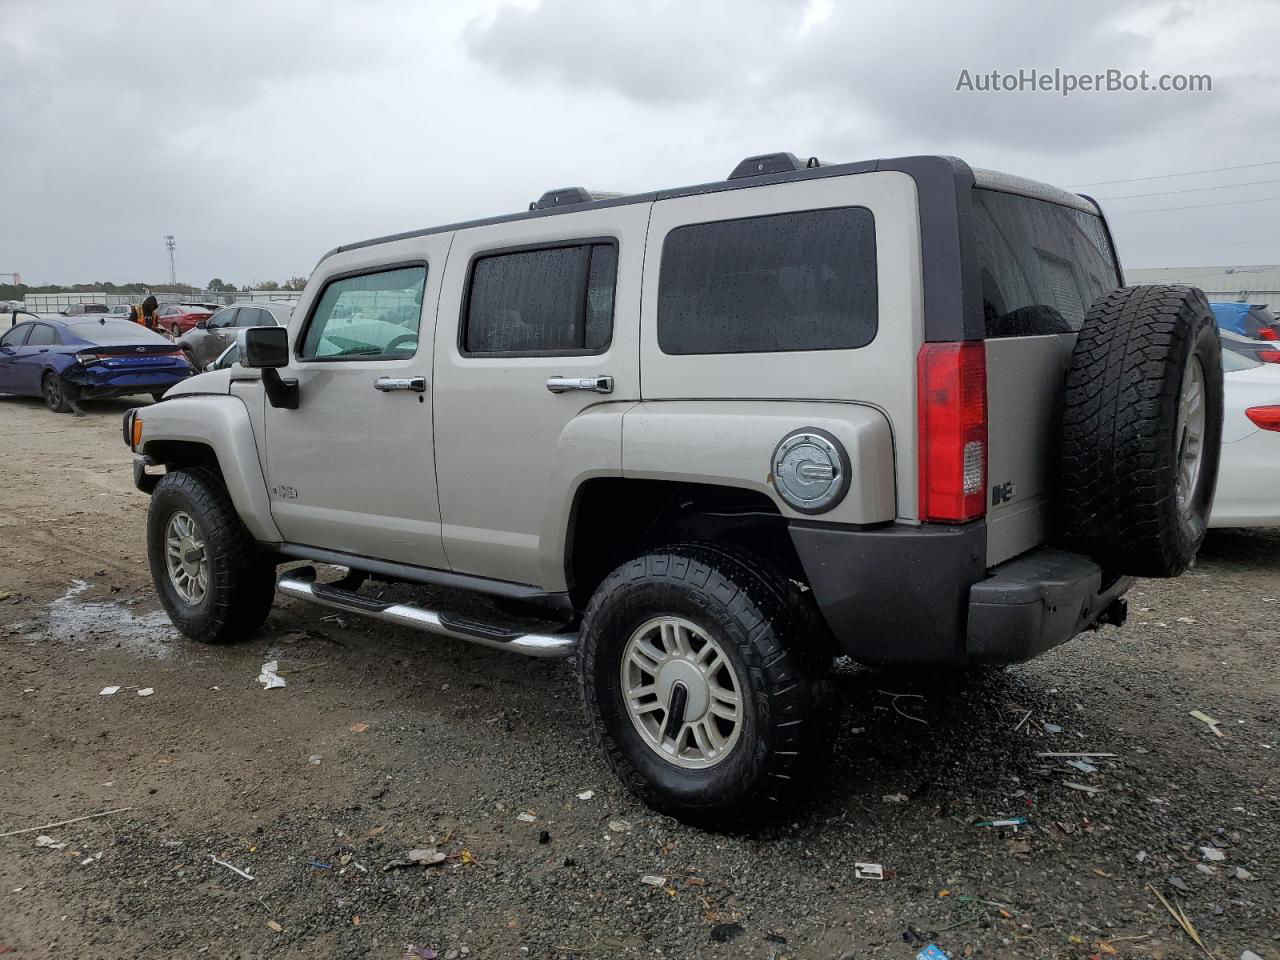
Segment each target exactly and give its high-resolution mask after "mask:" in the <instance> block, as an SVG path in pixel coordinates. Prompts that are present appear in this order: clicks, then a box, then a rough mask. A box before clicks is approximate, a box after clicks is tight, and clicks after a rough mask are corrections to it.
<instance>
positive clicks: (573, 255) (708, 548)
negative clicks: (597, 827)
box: [124, 154, 1222, 828]
mask: <svg viewBox="0 0 1280 960" xmlns="http://www.w3.org/2000/svg"><path fill="white" fill-rule="evenodd" d="M1219 351H1220V346H1219V341H1218V337H1217V332H1216V327H1215V325H1214V321H1213V317H1212V314H1211V313H1210V311H1209V308H1208V305H1207V303H1206V302H1205V298H1204V296H1203V294H1201V293H1200V291H1198V290H1195V289H1193V288H1189V287H1174V286H1152V287H1125V286H1123V278H1122V275H1121V272H1120V266H1119V264H1118V262H1117V259H1116V255H1115V250H1114V247H1113V245H1112V242H1111V237H1110V234H1109V232H1108V229H1107V224H1106V221H1105V220H1104V218H1103V216H1102V214H1101V212H1100V211H1099V209H1098V207H1097V205H1096V204H1095V203H1094V202H1093V201H1092V200H1090V199H1088V198H1087V197H1083V196H1079V195H1076V194H1071V193H1067V192H1064V191H1062V190H1059V189H1057V188H1055V187H1051V186H1048V185H1045V184H1041V183H1035V182H1032V181H1028V180H1024V179H1020V178H1017V177H1010V176H1006V175H1003V174H998V173H993V172H990V171H984V170H975V169H972V168H970V167H969V166H967V165H966V164H964V163H963V162H961V161H959V160H955V159H952V158H947V157H908V158H901V159H891V160H873V161H867V162H862V163H849V164H835V165H829V164H823V163H820V162H818V161H817V160H813V159H811V160H809V161H808V162H802V161H799V160H797V159H796V158H795V157H794V156H792V155H791V154H771V155H766V156H760V157H751V158H748V159H747V160H745V161H743V162H742V163H740V164H739V165H738V166H737V168H736V169H735V170H734V171H733V172H732V174H731V175H730V177H729V178H728V179H726V180H720V181H715V182H712V183H707V184H702V185H698V186H692V187H682V188H676V189H668V190H660V191H657V192H653V193H646V194H638V195H634V196H625V197H616V196H610V197H597V196H593V195H592V194H590V193H588V192H587V191H585V190H582V189H577V188H573V189H563V190H555V191H551V192H549V193H547V194H546V195H544V196H543V197H542V198H541V199H540V200H538V201H537V202H535V203H533V204H532V205H531V206H530V209H529V210H528V211H527V212H520V213H516V214H513V215H510V216H505V217H496V218H493V219H489V220H479V221H474V222H470V223H459V224H450V225H446V226H440V227H432V228H429V229H425V230H420V231H416V232H412V233H406V234H399V235H396V236H391V237H385V238H381V239H376V240H369V241H365V242H361V243H353V244H349V245H347V246H343V247H339V248H338V249H336V250H333V251H331V252H330V253H328V254H326V255H325V256H324V257H323V258H322V259H321V261H320V263H319V265H318V266H317V268H316V270H315V272H314V273H313V274H312V276H311V279H310V282H309V283H308V284H307V288H306V290H305V292H304V293H303V294H302V297H301V300H300V301H299V303H298V306H297V308H296V309H295V310H294V311H293V314H292V316H291V318H290V320H289V324H288V327H287V328H285V327H261V328H255V329H249V330H245V331H244V332H243V333H242V334H241V335H240V365H239V366H233V367H231V368H230V369H224V370H217V371H212V372H209V373H205V374H202V375H200V376H197V377H193V378H191V379H190V380H188V381H186V382H185V383H183V384H181V385H180V386H178V387H176V388H174V389H173V390H171V391H170V392H169V394H168V396H167V398H166V400H165V401H164V402H163V403H160V404H158V405H155V406H152V407H146V408H142V409H138V410H134V411H130V413H129V414H128V415H127V417H126V420H125V424H124V432H125V437H126V440H127V441H128V443H129V444H130V445H131V447H132V448H133V450H134V452H135V469H134V477H135V481H136V484H137V486H138V487H139V488H140V489H141V490H143V491H145V492H148V493H150V494H151V507H150V512H149V519H148V534H147V535H148V545H149V549H150V555H151V569H152V575H153V577H154V580H155V585H156V589H157V591H158V593H159V596H160V599H161V602H162V603H163V605H164V607H165V609H166V610H167V611H168V612H169V615H170V616H171V617H172V619H173V622H174V623H175V624H176V625H177V627H178V628H179V629H180V630H182V631H183V632H184V633H186V634H187V635H188V636H189V637H191V638H193V639H196V640H200V641H206V642H226V641H233V640H237V639H240V638H242V637H244V636H246V635H247V634H249V633H251V632H252V631H253V630H255V629H256V628H258V627H259V626H260V625H261V624H262V622H263V621H264V619H265V618H266V616H267V612H268V609H269V608H270V606H271V604H272V599H273V596H274V595H275V593H276V592H277V591H279V592H280V593H283V594H285V595H286V596H289V597H296V598H301V599H304V600H307V601H314V602H316V603H319V604H323V605H325V606H328V607H333V608H337V609H340V610H344V611H349V612H352V613H358V614H363V615H366V616H370V617H374V618H377V619H380V620H383V621H386V622H389V623H394V624H398V625H401V626H404V627H409V628H412V629H419V630H423V631H426V632H429V633H432V634H437V635H444V636H447V637H453V638H457V639H460V640H465V641H469V642H472V643H477V644H481V645H484V646H487V647H491V648H494V649H498V650H507V651H511V652H514V653H523V654H529V655H533V656H565V655H570V654H576V656H577V667H578V672H579V676H580V680H581V687H582V695H583V700H584V703H585V707H586V713H587V716H588V719H589V722H590V724H591V727H592V729H593V731H594V733H595V736H596V738H597V741H598V743H599V744H600V747H601V749H602V751H603V754H604V756H605V758H606V760H607V761H608V763H609V764H610V766H611V767H612V768H613V769H614V770H615V771H616V772H617V773H618V775H619V776H620V777H621V778H622V779H623V780H624V781H625V782H626V783H627V784H629V785H630V786H631V788H632V789H634V790H635V792H636V793H637V794H639V795H640V796H641V797H642V798H643V799H645V800H646V801H647V802H648V803H650V804H652V805H653V806H655V807H656V808H658V809H660V810H663V811H665V812H667V813H670V814H672V815H673V816H677V817H680V818H682V819H684V820H687V821H689V822H693V823H698V824H703V825H708V826H715V827H720V828H727V827H737V826H741V825H744V824H746V823H748V822H750V821H752V820H754V819H757V818H759V817H761V816H762V815H765V816H767V814H768V812H769V810H770V809H771V808H772V806H773V804H774V802H775V801H779V800H782V799H783V798H784V797H785V796H786V795H787V794H788V793H789V792H790V791H792V790H793V789H794V788H795V787H796V785H797V784H799V783H800V782H802V781H803V776H804V775H805V774H806V773H807V772H809V771H810V770H811V769H812V768H813V767H814V766H815V765H816V760H817V758H818V757H820V755H821V753H822V745H823V743H824V742H825V741H826V740H828V739H829V737H828V732H827V730H826V729H825V726H826V725H827V724H829V723H831V722H832V721H831V716H832V714H831V713H830V712H829V711H828V710H826V709H825V705H826V703H827V698H828V697H829V696H830V694H829V690H830V687H831V685H830V684H829V683H828V677H829V672H830V669H831V665H832V661H833V659H834V658H836V657H838V656H842V655H843V656H849V657H852V658H853V659H855V660H857V661H861V662H865V663H870V664H875V665H878V666H882V667H910V668H915V667H919V666H922V665H924V666H946V667H958V666H962V665H967V664H1002V663H1009V662H1013V661H1018V660H1023V659H1026V658H1028V657H1032V656H1034V655H1036V654H1038V653H1040V652H1042V651H1044V650H1046V649H1048V648H1050V647H1052V646H1054V645H1056V644H1059V643H1062V642H1063V641H1066V640H1068V639H1070V638H1071V637H1073V636H1075V635H1076V634H1077V633H1079V632H1080V631H1082V630H1085V629H1089V628H1092V627H1096V626H1097V625H1099V624H1103V623H1110V624H1116V625H1119V624H1120V623H1122V622H1123V620H1124V612H1125V611H1124V601H1123V600H1122V599H1121V598H1122V595H1123V594H1124V593H1125V591H1126V590H1127V589H1128V587H1129V585H1130V583H1131V582H1132V581H1131V578H1132V577H1134V576H1160V577H1166V576H1176V575H1178V574H1180V573H1181V572H1182V571H1183V570H1185V569H1186V567H1187V566H1188V564H1189V563H1190V562H1191V560H1192V558H1193V557H1194V555H1195V552H1196V550H1197V549H1198V547H1199V545H1200V542H1201V540H1202V538H1203V535H1204V529H1205V518H1206V515H1207V513H1208V508H1209V505H1210V502H1211V500H1212V497H1213V490H1214V483H1215V478H1216V473H1217V456H1218V445H1219V438H1220V433H1221V417H1222V397H1221V392H1222V373H1221V369H1222V368H1221V363H1220V362H1219ZM289 561H308V562H311V563H319V564H332V565H337V566H340V567H343V568H346V570H347V571H349V572H348V573H347V574H346V575H345V576H343V577H342V579H341V580H338V581H335V582H322V581H321V580H320V579H319V577H318V576H317V573H316V571H315V570H314V569H313V568H311V567H307V566H304V567H300V568H299V567H297V566H292V567H290V568H289V569H287V570H286V571H285V572H284V573H283V574H282V575H281V576H279V578H278V579H277V575H276V573H277V567H279V566H280V565H281V564H282V563H285V562H289ZM370 579H374V580H383V581H398V582H408V583H420V584H434V585H444V586H449V587H454V588H461V589H462V590H466V591H473V592H474V593H476V594H482V595H487V596H490V597H497V598H504V599H505V600H506V601H509V602H508V603H505V604H503V607H502V608H503V609H504V610H512V611H515V613H516V614H519V616H517V617H516V618H515V619H513V620H511V621H505V620H504V621H503V622H497V621H495V620H491V621H485V622H480V621H477V620H476V619H475V618H474V616H471V617H467V616H462V615H459V614H458V612H457V611H456V610H449V609H428V608H426V607H422V606H417V605H412V604H407V603H390V602H384V601H382V600H378V599H375V598H373V597H372V596H370V595H369V594H367V593H363V592H361V591H362V587H363V585H364V584H365V582H366V581H367V580H370ZM548 623H550V624H552V626H550V627H548V626H547V624H548Z"/></svg>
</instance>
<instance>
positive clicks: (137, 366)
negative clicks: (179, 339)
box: [0, 314, 193, 413]
mask: <svg viewBox="0 0 1280 960" xmlns="http://www.w3.org/2000/svg"><path fill="white" fill-rule="evenodd" d="M14 316H15V319H16V318H17V317H18V316H21V315H19V314H15V315H14ZM26 316H28V317H30V319H28V320H24V321H22V322H19V323H15V324H14V325H13V326H11V327H10V328H9V329H8V330H6V331H5V332H4V334H3V336H0V393H9V394H19V395H24V396H32V397H43V398H44V401H45V403H46V404H47V405H48V407H49V409H50V410H52V411H53V412H54V413H69V412H71V411H72V410H73V409H74V408H75V405H76V404H78V403H79V401H81V400H96V399H101V398H104V397H122V396H129V395H132V394H148V395H150V396H151V398H152V399H153V400H159V399H160V398H161V397H162V396H163V395H164V392H165V391H166V390H168V389H169V388H170V387H172V386H173V385H174V384H175V383H178V382H179V381H181V380H185V379H186V378H187V377H189V376H191V374H192V373H193V371H192V369H191V365H190V364H189V363H187V360H186V358H185V357H184V356H183V354H182V350H181V348H179V347H176V346H174V344H173V342H172V341H170V340H169V339H167V338H166V337H164V336H162V335H160V334H158V333H156V332H155V331H152V330H148V329H147V328H146V327H143V326H140V325H139V324H136V323H131V322H129V321H127V320H117V319H113V318H111V317H107V316H93V317H87V316H81V317H66V318H56V319H55V318H52V317H35V316H34V315H32V314H27V315H26Z"/></svg>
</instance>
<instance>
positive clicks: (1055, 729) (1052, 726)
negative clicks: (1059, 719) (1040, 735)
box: [1043, 723, 1062, 733]
mask: <svg viewBox="0 0 1280 960" xmlns="http://www.w3.org/2000/svg"><path fill="white" fill-rule="evenodd" d="M1043 727H1044V732H1045V733H1061V732H1062V728H1061V727H1060V726H1058V725H1057V724H1056V723H1046V724H1043Z"/></svg>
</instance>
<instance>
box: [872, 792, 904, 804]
mask: <svg viewBox="0 0 1280 960" xmlns="http://www.w3.org/2000/svg"><path fill="white" fill-rule="evenodd" d="M880 799H882V800H883V801H884V802H885V803H906V802H907V801H908V800H910V799H911V798H910V797H908V796H907V795H906V794H905V793H886V794H885V795H884V796H883V797H881V798H880Z"/></svg>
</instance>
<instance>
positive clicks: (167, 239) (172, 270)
mask: <svg viewBox="0 0 1280 960" xmlns="http://www.w3.org/2000/svg"><path fill="white" fill-rule="evenodd" d="M164 245H165V249H166V250H168V251H169V286H171V287H176V286H177V285H178V269H177V267H175V266H174V264H173V249H174V247H176V246H177V243H176V242H175V241H174V239H173V234H172V233H166V234H165V235H164Z"/></svg>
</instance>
